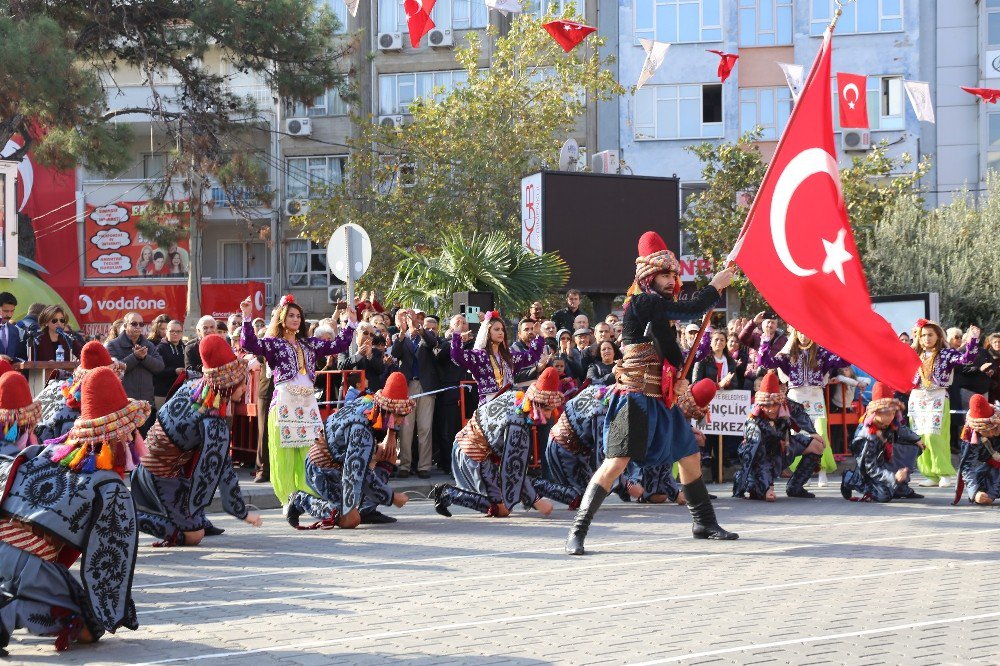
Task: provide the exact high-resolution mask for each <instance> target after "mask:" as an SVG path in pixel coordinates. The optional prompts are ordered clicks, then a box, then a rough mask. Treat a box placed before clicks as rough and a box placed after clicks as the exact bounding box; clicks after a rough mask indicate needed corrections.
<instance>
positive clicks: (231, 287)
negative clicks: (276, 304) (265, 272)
mask: <svg viewBox="0 0 1000 666" xmlns="http://www.w3.org/2000/svg"><path fill="white" fill-rule="evenodd" d="M265 293H266V292H265V290H264V283H263V282H244V283H242V284H203V285H202V286H201V311H202V313H204V314H207V315H212V316H213V317H215V318H216V319H226V318H228V317H229V315H233V314H237V313H239V311H240V303H241V302H242V301H243V299H244V298H246V297H247V296H249V297H250V300H251V301H252V302H253V316H254V317H263V316H264V294H265Z"/></svg>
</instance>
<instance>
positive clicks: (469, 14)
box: [330, 0, 490, 32]
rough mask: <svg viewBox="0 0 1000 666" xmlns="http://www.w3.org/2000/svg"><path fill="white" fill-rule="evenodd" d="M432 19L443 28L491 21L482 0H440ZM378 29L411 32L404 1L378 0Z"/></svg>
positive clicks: (481, 25) (469, 26)
mask: <svg viewBox="0 0 1000 666" xmlns="http://www.w3.org/2000/svg"><path fill="white" fill-rule="evenodd" d="M330 2H331V3H337V2H339V3H340V4H341V5H342V6H343V5H344V4H345V3H344V2H343V0H330ZM431 19H432V20H433V21H434V25H435V26H436V27H438V28H440V29H442V30H448V29H449V28H451V29H455V30H469V29H475V28H485V27H486V26H487V25H489V22H490V20H489V14H488V9H487V7H486V4H485V3H484V2H483V1H482V0H439V1H438V2H437V3H435V4H434V8H433V9H431ZM378 31H379V32H409V28H407V26H406V13H405V12H404V11H403V3H402V2H399V0H379V1H378Z"/></svg>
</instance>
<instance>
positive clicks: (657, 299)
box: [566, 231, 739, 555]
mask: <svg viewBox="0 0 1000 666" xmlns="http://www.w3.org/2000/svg"><path fill="white" fill-rule="evenodd" d="M679 274H680V263H679V262H678V261H677V259H676V257H674V253H673V252H671V251H670V250H668V249H667V245H666V243H664V242H663V239H662V238H660V236H659V234H657V233H655V232H652V231H647V232H646V233H645V234H643V236H642V238H640V239H639V256H638V257H637V258H636V260H635V282H633V283H632V286H631V287H630V288H629V291H628V298H627V299H626V301H625V312H624V317H623V319H624V326H623V329H622V343H623V344H622V364H621V368H620V374H619V377H618V381H617V383H616V384H615V385H614V387H613V388H612V389H611V396H610V400H609V402H608V412H607V414H606V416H605V420H604V449H605V452H606V454H607V457H606V458H605V460H604V462H603V463H602V464H601V467H600V468H599V469H598V470H597V472H596V473H595V474H594V477H593V478H592V479H591V480H590V484H589V485H588V486H587V491H586V493H585V494H584V497H583V502H582V503H581V505H580V510H579V512H578V513H577V514H576V518H575V520H574V521H573V527H572V529H571V530H570V533H569V538H568V539H567V541H566V552H567V553H568V554H570V555H583V553H584V547H583V542H584V539H585V538H586V536H587V531H588V529H589V528H590V523H591V522H593V520H594V515H595V514H596V513H597V510H598V509H599V508H600V507H601V503H602V502H604V498H606V497H607V496H608V492H609V491H610V490H611V485H612V484H613V483H614V482H615V480H616V479H618V477H619V476H620V475H621V474H622V472H624V471H625V468H626V467H627V466H628V463H629V462H630V461H631V460H632V459H635V460H636V462H637V463H639V464H640V465H641V466H643V467H656V466H658V465H664V464H669V463H673V462H680V479H681V483H682V489H683V491H684V495H685V497H686V498H687V501H688V510H689V511H690V512H691V516H692V519H693V526H692V533H693V535H694V537H695V538H696V539H737V538H739V536H738V535H737V534H734V533H732V532H727V531H726V530H724V529H722V527H720V526H719V524H718V522H716V519H715V510H714V509H713V508H712V501H711V499H710V498H709V495H708V488H707V487H706V486H705V482H704V481H702V478H701V456H700V454H699V450H698V442H697V441H696V440H695V434H694V431H693V430H692V429H691V425H690V424H689V423H688V422H687V421H686V420H685V418H684V414H683V412H682V411H681V408H680V406H679V405H678V404H677V401H678V397H677V395H676V393H675V387H674V383H675V381H677V376H678V372H679V368H678V366H679V365H680V364H681V362H682V358H683V357H682V356H681V349H680V347H679V346H678V344H677V331H676V329H675V328H674V325H673V323H672V322H673V321H675V320H680V319H690V318H691V317H696V316H699V315H701V314H703V313H704V312H705V311H706V310H708V309H709V308H711V307H713V306H714V305H715V304H716V303H717V302H718V300H719V294H720V293H721V292H722V290H723V289H725V288H726V287H727V286H729V283H730V282H732V280H733V274H734V271H733V270H732V269H725V270H722V271H720V272H719V273H717V274H716V275H715V277H713V278H712V281H711V283H710V284H709V286H707V287H705V288H704V289H702V290H700V291H699V292H698V293H696V294H694V296H693V297H692V298H691V300H689V301H687V302H685V303H678V302H677V301H676V300H675V299H676V298H677V295H678V294H679V293H680V287H681V281H680V277H679ZM647 328H648V329H649V331H650V334H648V335H647V333H646V330H647ZM682 384H683V383H682ZM678 388H685V389H686V387H684V386H680V387H678ZM686 392H687V391H686V390H683V391H681V393H682V394H683V393H686Z"/></svg>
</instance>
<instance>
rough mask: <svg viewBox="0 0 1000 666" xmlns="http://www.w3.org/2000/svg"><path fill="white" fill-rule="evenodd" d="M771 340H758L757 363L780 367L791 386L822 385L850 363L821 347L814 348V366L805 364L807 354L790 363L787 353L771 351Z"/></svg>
mask: <svg viewBox="0 0 1000 666" xmlns="http://www.w3.org/2000/svg"><path fill="white" fill-rule="evenodd" d="M772 342H774V340H773V339H771V340H761V341H760V349H759V350H758V352H757V365H759V366H760V367H762V368H775V369H777V368H780V369H781V370H782V371H783V372H784V373H785V374H786V375H788V385H789V386H790V387H792V388H798V387H800V386H820V387H822V386H823V385H824V384H825V380H826V379H827V378H828V377H833V376H834V375H835V374H837V370H839V369H841V368H846V367H848V366H849V365H851V362H850V361H846V360H844V359H842V358H840V357H839V356H837V355H836V354H834V353H833V352H831V351H829V350H827V349H823V348H822V347H820V348H819V349H817V350H816V367H814V368H810V367H808V366H807V365H806V364H807V363H808V362H809V355H808V354H799V361H798V363H796V364H795V365H792V359H791V358H789V356H788V354H780V353H779V354H775V353H774V352H773V351H772V349H771V343H772ZM813 344H815V343H813Z"/></svg>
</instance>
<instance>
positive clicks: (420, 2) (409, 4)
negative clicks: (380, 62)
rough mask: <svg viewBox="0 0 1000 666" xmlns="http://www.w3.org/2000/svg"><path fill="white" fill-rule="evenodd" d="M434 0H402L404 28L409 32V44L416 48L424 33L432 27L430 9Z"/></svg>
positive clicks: (432, 7)
mask: <svg viewBox="0 0 1000 666" xmlns="http://www.w3.org/2000/svg"><path fill="white" fill-rule="evenodd" d="M435 1H436V0H403V11H404V12H405V13H406V28H407V30H409V32H410V46H412V47H413V48H417V47H418V46H420V40H421V39H423V37H424V35H426V34H427V33H428V32H430V31H431V29H432V28H433V27H434V21H432V20H431V10H432V9H434V3H435Z"/></svg>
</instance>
